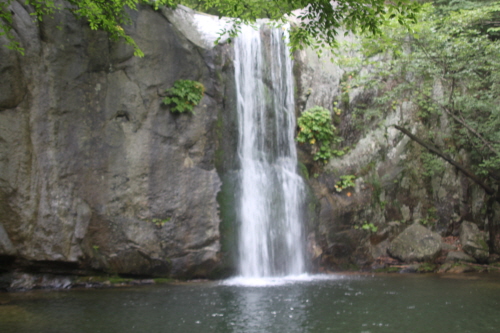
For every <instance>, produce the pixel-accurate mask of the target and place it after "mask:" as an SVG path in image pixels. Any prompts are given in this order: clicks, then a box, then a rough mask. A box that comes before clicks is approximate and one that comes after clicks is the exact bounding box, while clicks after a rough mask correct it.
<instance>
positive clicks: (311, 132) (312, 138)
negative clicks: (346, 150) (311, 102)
mask: <svg viewBox="0 0 500 333" xmlns="http://www.w3.org/2000/svg"><path fill="white" fill-rule="evenodd" d="M297 124H298V125H299V128H300V130H299V133H298V134H297V141H298V142H300V143H304V144H310V145H311V147H312V153H313V159H314V160H315V161H319V162H327V161H328V160H329V159H330V158H331V157H333V156H341V155H343V151H339V150H334V149H332V145H333V144H335V143H339V142H341V141H342V139H341V138H339V137H338V136H336V135H335V126H333V124H332V119H331V115H330V111H328V110H327V109H325V108H322V107H320V106H315V107H312V108H310V109H308V110H306V111H304V112H303V113H302V114H301V115H300V117H299V119H297Z"/></svg>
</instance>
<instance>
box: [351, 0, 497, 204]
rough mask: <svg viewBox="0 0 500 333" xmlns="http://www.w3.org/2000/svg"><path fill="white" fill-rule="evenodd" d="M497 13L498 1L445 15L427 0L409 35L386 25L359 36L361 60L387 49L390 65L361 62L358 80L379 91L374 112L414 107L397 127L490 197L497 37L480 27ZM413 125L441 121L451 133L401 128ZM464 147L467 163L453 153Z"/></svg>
mask: <svg viewBox="0 0 500 333" xmlns="http://www.w3.org/2000/svg"><path fill="white" fill-rule="evenodd" d="M498 12H500V3H498V2H496V3H493V4H490V5H485V6H481V7H477V8H473V9H469V10H457V11H447V12H445V13H442V12H438V11H436V10H435V8H434V7H433V6H431V5H430V4H428V5H426V6H425V10H424V11H423V12H422V13H421V15H420V17H419V18H418V21H419V23H417V24H414V25H412V26H411V29H410V32H409V33H408V31H407V30H402V29H398V26H397V24H396V22H389V23H388V24H387V26H386V29H385V30H384V34H383V35H382V36H381V37H376V38H374V37H366V38H364V39H363V41H362V43H361V48H360V51H362V53H363V54H364V55H365V57H366V58H365V59H370V58H371V59H373V56H374V55H377V54H379V55H380V54H385V55H386V56H387V55H388V56H389V57H388V62H385V61H384V62H383V64H382V63H380V62H376V61H371V62H370V61H369V60H368V61H363V65H365V66H366V65H367V64H368V63H369V65H371V66H372V68H373V70H372V71H371V73H370V74H369V76H365V77H363V78H361V79H360V81H359V82H358V84H360V85H364V86H365V87H376V88H377V89H378V90H379V91H381V92H382V93H381V94H380V95H379V97H378V98H377V100H376V103H377V104H376V108H378V109H382V110H383V109H389V108H392V107H394V105H396V106H401V105H402V104H403V103H412V104H413V105H414V106H416V107H417V108H418V112H417V113H416V116H417V118H416V119H403V120H402V122H400V123H399V124H397V126H396V128H397V129H399V130H401V131H402V132H403V133H405V134H406V135H408V136H410V138H411V139H412V140H413V141H415V142H418V143H419V144H421V145H422V146H424V147H425V148H426V149H427V150H428V151H429V152H430V153H432V154H434V155H437V156H439V157H441V158H443V159H445V160H446V161H447V162H448V163H450V164H453V165H454V166H456V167H457V168H459V169H460V170H461V171H462V172H464V173H465V174H466V176H467V177H469V178H471V179H473V180H474V181H475V182H476V183H478V184H479V185H480V186H482V187H483V188H484V189H485V190H486V192H487V193H488V194H490V195H492V194H494V193H495V192H496V191H495V190H493V187H494V185H495V184H498V182H499V181H500V153H499V152H500V75H499V73H500V60H499V59H500V41H498V40H497V39H496V38H495V37H494V33H496V32H497V31H499V28H496V27H489V28H486V29H485V26H488V25H491V21H492V20H493V17H494V15H496V13H498ZM415 123H417V124H418V123H420V124H421V125H423V126H424V127H425V126H430V125H431V124H432V125H437V126H438V128H439V125H440V124H445V123H446V124H447V125H446V127H447V128H449V129H450V131H449V135H448V136H446V135H445V134H444V133H433V132H430V131H428V132H427V133H426V135H425V136H424V137H420V138H418V137H416V136H412V133H411V131H409V130H406V128H407V127H411V126H410V124H411V125H413V124H415ZM461 151H466V152H467V153H468V156H469V161H462V160H457V161H456V160H454V159H453V158H452V156H457V154H458V153H459V152H461ZM426 165H427V166H428V172H429V173H433V172H434V171H435V170H436V168H439V166H438V165H437V164H436V163H435V162H433V161H431V159H429V158H426ZM464 165H465V166H466V165H471V166H472V170H467V169H466V168H465V167H463V166H464ZM461 167H462V169H463V170H462V169H461Z"/></svg>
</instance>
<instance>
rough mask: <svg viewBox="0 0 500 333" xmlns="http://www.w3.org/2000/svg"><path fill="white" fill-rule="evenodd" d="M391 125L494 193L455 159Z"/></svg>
mask: <svg viewBox="0 0 500 333" xmlns="http://www.w3.org/2000/svg"><path fill="white" fill-rule="evenodd" d="M393 126H394V128H395V129H397V130H399V131H400V132H402V133H403V134H405V135H406V136H408V137H409V138H410V139H411V140H413V141H415V142H416V143H418V144H419V145H421V146H422V147H424V148H425V149H427V150H428V151H430V152H431V153H433V154H435V155H437V156H439V157H441V158H442V159H444V160H445V161H446V162H448V163H450V164H451V165H453V166H454V167H456V168H457V169H458V170H459V171H460V172H462V173H463V174H464V175H465V176H467V177H468V178H470V179H471V180H472V181H474V183H476V184H477V185H479V186H481V187H482V188H483V189H484V190H485V192H486V193H487V194H488V195H495V194H496V191H495V190H494V189H493V188H491V187H490V186H488V185H486V184H485V183H484V182H483V181H482V180H481V179H480V178H479V177H478V176H476V175H475V174H474V173H472V172H470V171H469V170H467V169H466V168H464V167H463V166H462V165H460V164H459V163H457V162H456V161H455V160H453V159H452V158H451V157H449V156H447V155H446V154H444V153H443V152H441V151H440V150H439V149H437V148H436V147H434V146H433V145H431V144H429V143H426V142H424V141H423V140H421V139H419V138H418V137H417V136H415V135H413V134H412V133H411V132H410V131H408V130H407V129H406V128H404V127H401V126H398V125H393ZM495 200H497V201H498V202H500V198H499V197H498V196H495Z"/></svg>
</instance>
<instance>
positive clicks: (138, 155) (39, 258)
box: [0, 1, 225, 278]
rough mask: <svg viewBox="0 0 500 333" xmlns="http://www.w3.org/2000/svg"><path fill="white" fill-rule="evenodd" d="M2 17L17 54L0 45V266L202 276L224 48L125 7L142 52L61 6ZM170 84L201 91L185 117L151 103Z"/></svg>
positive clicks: (214, 228) (207, 269)
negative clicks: (186, 82) (9, 23)
mask: <svg viewBox="0 0 500 333" xmlns="http://www.w3.org/2000/svg"><path fill="white" fill-rule="evenodd" d="M11 10H12V12H13V13H14V23H13V25H14V30H15V32H16V38H18V40H19V41H20V42H21V46H22V47H24V48H25V55H24V56H22V55H20V54H19V53H17V52H15V51H11V50H8V49H6V48H5V47H1V48H0V59H1V62H0V72H1V73H2V80H1V82H0V260H1V262H2V265H1V267H2V268H3V270H4V271H5V270H10V269H13V268H20V267H21V268H22V267H24V269H28V270H35V271H42V272H43V271H49V272H65V273H89V272H92V271H101V272H108V273H117V274H131V275H153V276H154V275H159V276H172V277H187V278H192V277H198V276H201V277H206V276H208V275H210V274H211V273H212V272H213V270H214V269H216V268H217V265H218V263H219V261H220V258H219V252H220V233H219V224H220V217H219V214H218V203H217V193H218V192H219V188H220V186H221V180H220V177H219V176H218V174H217V172H216V170H215V157H216V156H215V155H216V150H217V147H218V145H219V142H218V136H217V133H218V132H217V126H218V118H219V117H220V114H221V112H222V105H223V90H224V89H225V88H224V86H223V83H224V79H223V78H221V76H222V75H223V74H222V67H223V66H224V61H225V58H224V56H223V55H224V52H225V51H224V47H218V48H217V50H215V49H214V48H213V45H212V44H209V43H205V44H203V43H201V42H198V43H194V42H192V41H191V40H190V39H188V38H187V37H186V35H184V34H183V33H182V32H181V30H183V27H182V26H181V25H180V24H177V25H176V24H173V23H172V22H175V20H174V19H172V15H173V14H172V13H171V12H169V11H168V10H164V11H163V12H155V11H153V10H152V9H151V8H148V7H143V8H141V9H140V10H139V11H137V12H132V13H131V16H132V21H133V24H132V26H130V27H128V28H127V29H128V33H130V35H131V36H132V37H133V38H134V40H135V41H136V42H137V44H138V45H139V47H140V48H141V49H142V50H143V51H144V53H145V56H144V58H137V57H134V56H133V50H132V48H131V47H129V46H127V45H124V44H123V43H121V42H111V41H110V40H109V39H108V36H107V35H106V34H105V33H103V32H97V31H91V30H90V28H89V27H88V25H87V24H86V23H85V22H83V21H79V20H77V19H75V17H74V16H73V15H72V14H71V13H70V12H69V11H66V12H60V13H57V14H56V15H55V16H54V17H47V18H45V19H44V20H43V22H39V23H36V22H34V21H33V19H32V17H30V15H29V14H30V8H29V7H27V6H25V5H23V4H22V2H21V1H18V2H13V4H12V6H11ZM182 15H193V14H189V13H187V14H186V12H183V14H182ZM168 16H170V19H168V18H167V17H168ZM181 21H182V22H185V20H181ZM195 33H196V31H194V32H193V31H192V32H191V36H188V37H191V39H193V38H194V37H196V36H195ZM0 38H4V37H0ZM197 38H198V41H200V40H203V36H198V37H197ZM2 44H5V40H2ZM217 75H218V76H217ZM216 76H217V77H216ZM178 79H191V80H197V81H200V82H201V83H203V85H204V86H205V89H206V93H205V96H204V98H203V100H202V101H201V103H200V105H199V106H197V107H196V108H195V114H194V115H188V114H180V115H179V114H172V113H171V112H170V111H169V109H168V107H166V106H164V105H162V103H161V99H162V98H163V96H164V92H165V89H166V88H170V87H171V86H172V85H173V83H174V82H175V81H176V80H178Z"/></svg>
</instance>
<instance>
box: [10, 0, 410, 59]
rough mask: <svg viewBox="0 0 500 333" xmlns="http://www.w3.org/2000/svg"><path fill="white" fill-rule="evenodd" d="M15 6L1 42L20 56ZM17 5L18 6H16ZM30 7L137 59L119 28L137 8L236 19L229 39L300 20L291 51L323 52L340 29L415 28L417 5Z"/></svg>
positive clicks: (138, 0)
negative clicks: (254, 26) (391, 23)
mask: <svg viewBox="0 0 500 333" xmlns="http://www.w3.org/2000/svg"><path fill="white" fill-rule="evenodd" d="M13 2H14V0H5V1H2V2H0V36H2V35H5V36H6V37H7V39H8V41H9V42H8V44H7V47H9V48H11V49H15V50H18V51H20V52H23V46H22V45H21V44H20V42H19V41H18V40H17V39H16V37H15V32H14V31H13V25H12V23H13V12H12V11H11V10H10V9H9V6H11V4H12V3H13ZM20 2H21V1H20ZM22 2H23V3H24V4H25V5H29V6H30V10H31V15H33V17H34V19H36V20H38V21H42V20H43V19H44V17H46V16H47V15H51V14H53V13H54V12H55V11H61V10H69V11H71V12H72V13H73V14H74V15H75V16H76V17H78V18H81V19H84V20H86V21H87V22H88V23H89V26H90V28H91V29H93V30H97V29H99V30H104V31H106V32H107V33H108V34H109V37H110V38H112V39H123V40H124V41H125V42H126V43H128V44H130V45H132V46H134V50H135V55H136V56H143V55H144V54H143V53H142V51H141V50H140V49H139V47H138V46H137V44H136V43H135V41H134V40H133V39H132V38H131V37H130V36H128V35H127V33H126V32H125V30H124V29H123V27H124V26H125V25H128V24H130V23H131V21H130V17H129V15H128V11H129V10H136V9H137V7H138V6H139V5H140V4H149V5H151V6H153V7H154V8H155V9H158V8H159V6H168V7H175V6H177V5H178V4H186V5H190V6H192V7H193V6H194V7H197V8H198V9H200V10H203V11H207V12H215V13H218V14H219V15H221V16H227V17H232V18H235V20H234V24H233V25H232V27H231V28H229V29H228V30H227V31H226V32H227V33H228V34H229V36H230V37H234V36H235V35H237V33H238V31H239V27H240V25H241V24H243V23H251V22H254V21H255V20H256V19H258V18H263V17H266V18H270V19H272V20H276V21H282V22H284V21H285V20H286V19H287V17H289V16H293V15H294V13H293V12H294V10H297V9H301V8H302V10H301V11H300V13H299V14H298V18H299V19H300V23H299V24H298V25H297V26H296V28H294V29H293V31H292V32H291V35H290V40H291V44H292V49H295V48H299V47H300V48H302V47H304V46H312V47H315V48H321V47H326V46H328V45H329V46H334V45H335V44H336V37H337V34H338V32H339V30H340V29H344V28H345V29H347V30H348V31H353V32H365V31H368V32H371V33H373V34H379V33H380V32H381V29H380V27H381V26H383V25H384V23H385V22H386V21H387V19H388V18H394V19H396V20H397V21H398V22H399V24H403V25H406V24H407V23H408V22H414V21H415V18H416V13H417V12H418V10H419V5H418V4H417V3H416V2H414V1H412V0H399V1H397V2H395V3H393V2H386V1H384V0H339V1H336V2H331V1H329V0H321V1H311V0H280V1H267V0H246V1H240V0H228V1H221V0H195V1H193V0H154V1H153V0H112V1H102V0H65V1H62V2H58V1H55V0H24V1H22Z"/></svg>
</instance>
